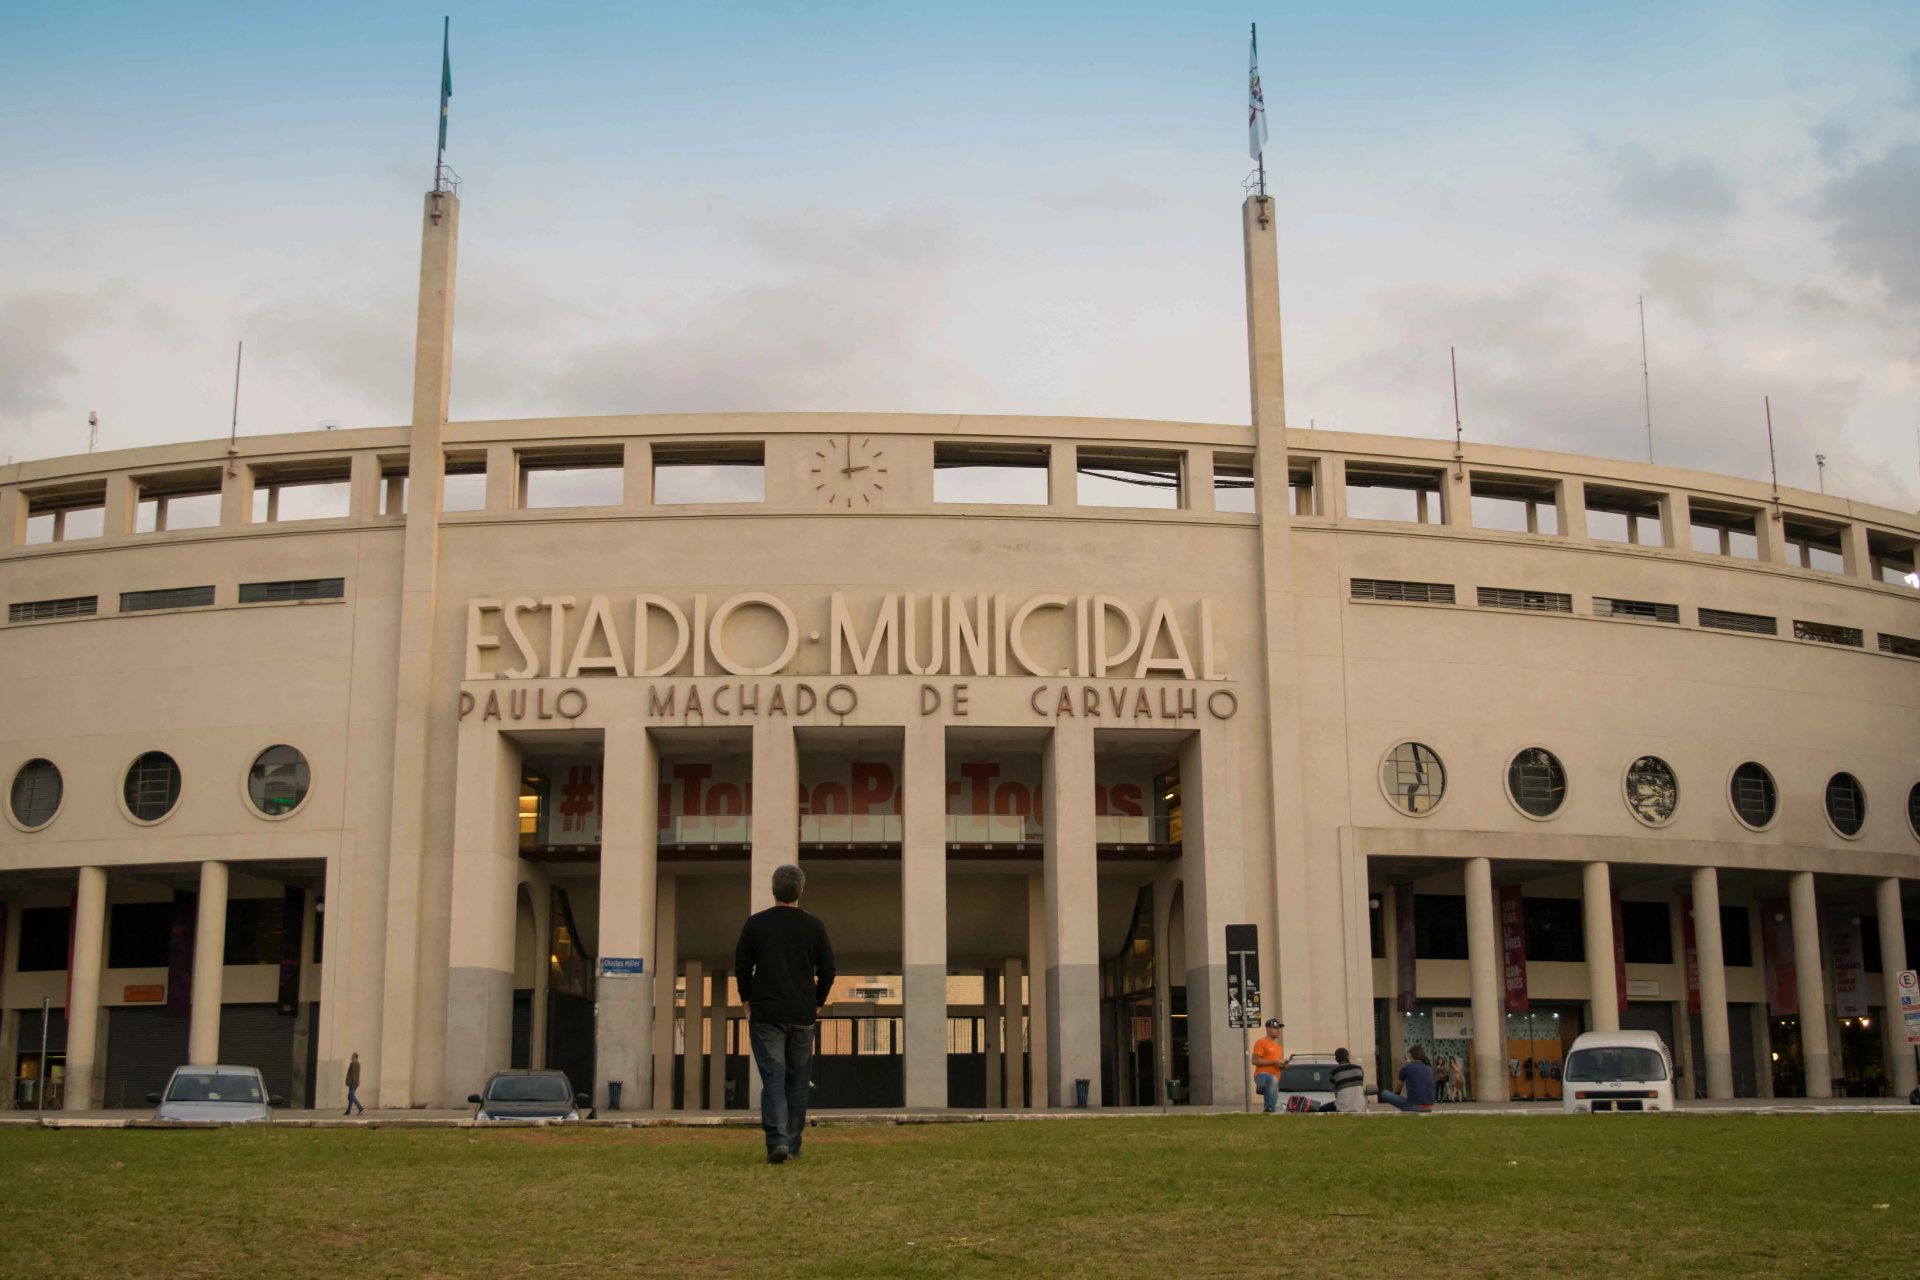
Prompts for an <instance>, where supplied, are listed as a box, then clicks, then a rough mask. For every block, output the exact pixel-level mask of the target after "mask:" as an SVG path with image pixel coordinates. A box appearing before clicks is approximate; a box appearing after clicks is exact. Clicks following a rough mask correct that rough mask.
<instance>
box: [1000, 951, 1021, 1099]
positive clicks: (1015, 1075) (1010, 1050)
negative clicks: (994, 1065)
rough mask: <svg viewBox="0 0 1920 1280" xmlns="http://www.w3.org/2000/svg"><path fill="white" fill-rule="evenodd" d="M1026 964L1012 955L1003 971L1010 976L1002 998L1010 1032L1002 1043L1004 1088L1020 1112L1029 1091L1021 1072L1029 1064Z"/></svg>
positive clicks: (1003, 1010) (1002, 1006)
mask: <svg viewBox="0 0 1920 1280" xmlns="http://www.w3.org/2000/svg"><path fill="white" fill-rule="evenodd" d="M1024 971H1025V967H1024V966H1023V965H1022V964H1021V963H1020V957H1019V956H1008V957H1007V961H1006V966H1005V968H1004V970H1003V972H1004V973H1005V975H1006V983H1007V989H1006V995H1005V997H1004V998H1003V999H1002V1001H1001V1005H1000V1007H1001V1010H1002V1012H1003V1013H1004V1014H1005V1015H1006V1019H1007V1030H1006V1035H1005V1036H1004V1037H1003V1038H1002V1040H1001V1042H1000V1047H1001V1072H1002V1074H1003V1075H1004V1076H1005V1077H1006V1087H1005V1089H1004V1094H1005V1104H1006V1106H1007V1108H1008V1109H1009V1110H1012V1111H1019V1110H1022V1109H1024V1108H1025V1107H1026V1105H1027V1091H1026V1088H1025V1086H1024V1085H1023V1084H1022V1083H1021V1080H1020V1073H1021V1070H1022V1069H1023V1068H1024V1067H1025V1065H1026V1054H1025V1052H1024V1051H1023V1050H1024V1048H1025V1043H1026V1036H1025V1033H1024V1031H1023V1029H1022V1027H1021V1025H1020V1024H1021V1020H1022V1017H1023V1016H1024V1014H1025V1013H1026V1001H1025V999H1024V998H1023V997H1022V996H1021V994H1020V982H1021V977H1022V974H1023V973H1024Z"/></svg>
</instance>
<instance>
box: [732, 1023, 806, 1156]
mask: <svg viewBox="0 0 1920 1280" xmlns="http://www.w3.org/2000/svg"><path fill="white" fill-rule="evenodd" d="M747 1031H748V1038H749V1039H750V1040H751V1041H752V1042H753V1064H754V1065H755V1066H756V1067H758V1068H759V1069H760V1127H761V1128H762V1129H765V1130H766V1132H767V1151H768V1152H769V1153H771V1152H772V1151H773V1149H774V1148H775V1147H785V1148H786V1149H787V1153H788V1154H789V1155H796V1156H797V1155H799V1154H800V1139H801V1137H802V1136H803V1135H804V1134H805V1133H806V1131H807V1094H808V1092H809V1091H810V1090H811V1089H812V1088H813V1024H812V1023H808V1024H807V1025H806V1026H794V1025H792V1024H789V1023H785V1022H749V1023H748V1024H747Z"/></svg>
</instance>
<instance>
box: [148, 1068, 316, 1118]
mask: <svg viewBox="0 0 1920 1280" xmlns="http://www.w3.org/2000/svg"><path fill="white" fill-rule="evenodd" d="M147 1101H148V1102H150V1103H152V1104H153V1105H154V1106H155V1107H156V1108H158V1109H157V1110H156V1111H154V1113H153V1118H154V1119H155V1120H224V1121H227V1122H229V1123H240V1122H245V1121H260V1120H271V1119H273V1109H274V1108H275V1107H284V1106H285V1105H286V1099H284V1098H275V1097H270V1096H268V1094H267V1084H266V1081H264V1080H262V1079H261V1078H260V1069H259V1068H258V1067H219V1066H216V1067H175V1068H174V1071H173V1078H172V1079H171V1080H168V1081H167V1088H166V1091H165V1092H164V1093H150V1094H148V1095H147Z"/></svg>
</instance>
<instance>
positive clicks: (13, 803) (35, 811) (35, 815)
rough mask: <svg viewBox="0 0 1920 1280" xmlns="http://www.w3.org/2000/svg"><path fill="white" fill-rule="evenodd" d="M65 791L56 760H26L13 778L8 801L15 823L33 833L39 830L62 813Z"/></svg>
mask: <svg viewBox="0 0 1920 1280" xmlns="http://www.w3.org/2000/svg"><path fill="white" fill-rule="evenodd" d="M64 791H65V789H64V787H63V786H62V784H61V781H60V770H59V769H58V768H57V767H56V766H55V765H54V763H53V761H51V760H29V761H27V762H26V763H25V764H23V765H21V766H20V772H18V773H16V774H14V775H13V794H12V795H11V796H10V797H9V798H8V808H9V809H10V810H11V811H12V813H13V820H14V821H15V822H17V823H19V824H20V825H21V826H23V827H25V828H27V829H28V830H30V831H37V830H39V829H40V828H41V827H44V826H46V825H47V824H48V823H49V822H52V821H53V816H54V815H55V814H56V813H59V812H60V797H61V796H62V795H63V794H64Z"/></svg>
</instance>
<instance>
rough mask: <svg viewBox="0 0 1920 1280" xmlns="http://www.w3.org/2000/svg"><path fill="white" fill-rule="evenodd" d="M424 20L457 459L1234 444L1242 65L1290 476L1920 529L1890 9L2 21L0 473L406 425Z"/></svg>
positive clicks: (672, 8) (656, 10)
mask: <svg viewBox="0 0 1920 1280" xmlns="http://www.w3.org/2000/svg"><path fill="white" fill-rule="evenodd" d="M446 13H451V17H452V32H453V34H452V56H453V78H454V97H453V102H452V113H451V120H450V128H449V138H448V154H447V159H448V163H449V164H450V165H451V166H452V167H453V168H454V169H455V170H456V171H457V172H458V174H459V175H460V177H461V179H462V184H463V185H462V188H461V195H462V211H461V243H460V260H459V283H458V289H457V294H456V321H455V347H454V372H453V392H452V408H451V415H452V416H453V417H454V418H455V419H486V418H502V417H504V418H511V417H545V416H553V415H562V414H600V413H645V412H663V411H673V412H682V411H693V412H698V411H719V410H770V411H778V410H859V411H907V412H929V413H971V414H1007V413H1021V414H1071V415H1091V416H1102V417H1131V418H1148V419H1168V420H1178V421H1199V422H1224V423H1244V422H1246V421H1247V418H1248V391H1247V372H1246V337H1245V310H1244V307H1245V302H1244V284H1243V274H1242V273H1243V267H1242V256H1241V245H1240V222H1239V218H1240V214H1239V206H1240V202H1241V199H1242V196H1243V189H1242V184H1243V182H1244V181H1245V180H1246V179H1247V178H1248V176H1249V173H1250V171H1251V170H1252V167H1253V165H1252V162H1251V160H1250V159H1249V158H1248V155H1247V146H1246V133H1247V131H1246V107H1245V100H1246V57H1247V28H1248V24H1249V23H1250V22H1258V23H1259V26H1260V37H1261V39H1260V46H1261V74H1262V81H1263V84H1264V86H1265V91H1266V101H1267V108H1268V114H1269V121H1270V130H1271V139H1270V141H1269V143H1268V146H1267V153H1266V169H1267V180H1268V188H1269V191H1270V192H1271V193H1272V194H1273V196H1274V198H1275V208H1276V212H1277V216H1278V220H1279V221H1278V230H1279V254H1280V277H1281V280H1280V283H1281V297H1282V313H1283V326H1284V331H1285V341H1286V376H1287V411H1288V421H1289V423H1290V424H1291V425H1293V426H1297V427H1304V426H1308V425H1313V426H1318V427H1322V428H1331V429H1337V430H1345V431H1365V432H1377V433H1383V434H1388V435H1401V436H1424V437H1446V436H1450V435H1451V432H1452V428H1453V406H1452V399H1451V386H1450V382H1449V373H1448V349H1449V347H1451V348H1454V349H1455V350H1456V351H1457V356H1458V363H1459V379H1460V410H1461V415H1462V419H1463V422H1464V428H1465V432H1466V436H1467V438H1468V439H1469V440H1480V441H1488V442H1493V443H1500V444H1512V445H1524V446H1531V447H1538V448H1546V449H1556V450H1564V451H1570V452H1576V453H1584V454H1591V455H1597V456H1602V457H1608V458H1623V459H1644V458H1645V457H1646V456H1647V450H1648V441H1647V430H1646V417H1647V410H1646V398H1647V396H1648V394H1649V393H1650V398H1651V404H1652V425H1653V432H1652V435H1653V453H1654V457H1655V458H1656V460H1657V461H1659V462H1661V463H1663V464H1674V465H1681V466H1689V467H1696V468H1701V469H1704V470H1709V471H1716V472H1721V473H1725V474H1731V475H1737V476H1745V477H1749V478H1764V477H1765V476H1766V474H1767V468H1768V456H1767V446H1766V422H1765V418H1764V416H1763V397H1770V398H1771V404H1772V411H1773V423H1774V430H1775V436H1776V440H1777V442H1778V463H1779V471H1780V478H1781V481H1782V482H1783V483H1785V484H1791V485H1796V486H1800V487H1804V488H1809V489H1811V488H1815V487H1816V486H1817V485H1818V484H1820V483H1821V482H1822V477H1821V476H1820V475H1819V473H1818V472H1817V470H1816V464H1815V455H1817V454H1824V455H1825V457H1826V460H1827V465H1826V470H1825V475H1824V484H1825V486H1826V488H1827V490H1828V491H1829V492H1832V493H1840V494H1845V495H1848V496H1851V497H1855V498H1860V499H1863V500H1867V501H1871V502H1877V503H1881V504H1885V505H1890V506H1894V507H1897V508H1901V509H1904V510H1913V509H1915V508H1916V507H1920V386H1917V385H1916V372H1917V370H1920V6H1916V5H1913V4H1912V3H1911V2H1910V0H1909V2H1908V3H1904V4H1862V3H1844V2H1839V3H1835V2H1829V3H1822V4H1798V5H1787V4H1768V3H1751V2H1750V3H1738V4H1733V3H1725V4H1722V3H1661V4H1610V5H1604V6H1600V5H1580V6H1575V5H1552V6H1541V5H1537V4H1520V3H1474V2H1470V0H1462V2H1461V3H1458V4H1454V5H1450V6H1432V5H1412V4H1358V3H1356V4H1347V5H1343V6H1338V7H1335V6H1324V7H1320V8H1316V9H1314V10H1312V11H1303V10H1302V9H1301V8H1300V7H1298V6H1270V5H1266V4H1264V3H1261V2H1256V3H1254V4H1252V5H1251V6H1250V7H1248V6H1234V7H1229V6H1224V5H1219V4H1214V3H1204V2H1198V3H1193V2H1190V3H1185V4H1181V5H1177V6H1176V5H1165V4H1135V3H1126V2H1124V0H1110V2H1109V3H1105V4H1100V5H1079V4H1046V3H1023V4H1002V3H996V2H993V0H983V2H981V3H975V4H971V5H965V6H938V7H936V6H926V5H896V4H886V3H879V2H877V0H876V2H871V3H847V4H811V3H797V2H796V3H776V2H773V0H762V2H760V3H724V2H722V3H709V4H703V5H697V6H696V5H685V6H679V5H653V6H634V5H612V4H604V3H548V4H543V5H539V6H532V5H508V4H500V3H454V4H452V6H451V8H450V9H449V8H448V7H447V5H446V0H442V3H441V4H440V5H438V6H435V7H431V8H428V7H423V6H420V5H417V4H411V3H405V2H403V0H383V2H382V3H377V4H376V3H360V2H358V0H336V3H333V4H329V5H326V6H302V7H298V8H296V7H295V6H291V5H260V4H257V3H256V4H248V5H242V4H237V3H233V4H228V3H205V4H195V5H175V6H164V7H163V6H156V5H152V4H107V3H87V2H85V0H74V2H71V3H65V4H61V5H42V6H26V5H11V6H6V7H5V8H4V9H0V113H3V114H0V118H4V119H6V120H8V121H9V122H10V123H9V127H8V128H7V129H6V130H5V131H4V132H0V175H4V178H0V454H4V455H6V456H8V457H11V458H13V459H16V460H17V459H23V458H42V457H51V456H58V455H62V454H69V453H75V452H82V451H84V450H85V448H86V441H87V426H86V419H87V414H88V413H89V412H96V413H98V415H99V418H100V427H99V447H100V448H102V449H114V448H123V447H129V446H134V445H141V444H149V443H157V442H164V441H181V440H195V439H206V438H212V437H218V436H224V435H225V434H226V433H227V430H228V426H229V421H230V417H231V414H232V396H233V372H234V369H233V365H234V347H235V343H236V342H240V341H244V343H245V346H246V356H245V365H244V371H243V376H242V381H241V393H240V408H239V418H240V422H239V429H240V431H241V432H242V433H245V434H267V433H273V432H285V431H304V430H311V429H313V428H315V427H316V426H318V425H320V424H323V423H335V424H338V425H340V426H342V427H361V426H382V425H393V424H398V423H403V422H405V421H406V418H407V415H408V412H409V404H410V399H409V386H410V380H411V361H412V339H413V324H414V307H415V291H416V288H417V281H418V272H419V233H420V210H421V199H422V193H423V192H424V191H425V190H426V189H427V187H428V186H429V185H430V181H431V177H432V165H433V158H434V136H435V119H436V114H437V109H438V92H439V58H440V48H439V44H440V31H441V17H442V15H443V14H446ZM1643 298H1644V303H1645V316H1646V339H1647V353H1648V365H1649V375H1648V378H1647V379H1646V382H1645V384H1644V385H1643V379H1642V374H1641V347H1640V327H1639V326H1640V320H1639V316H1640V312H1639V307H1638V301H1639V300H1640V299H1643Z"/></svg>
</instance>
